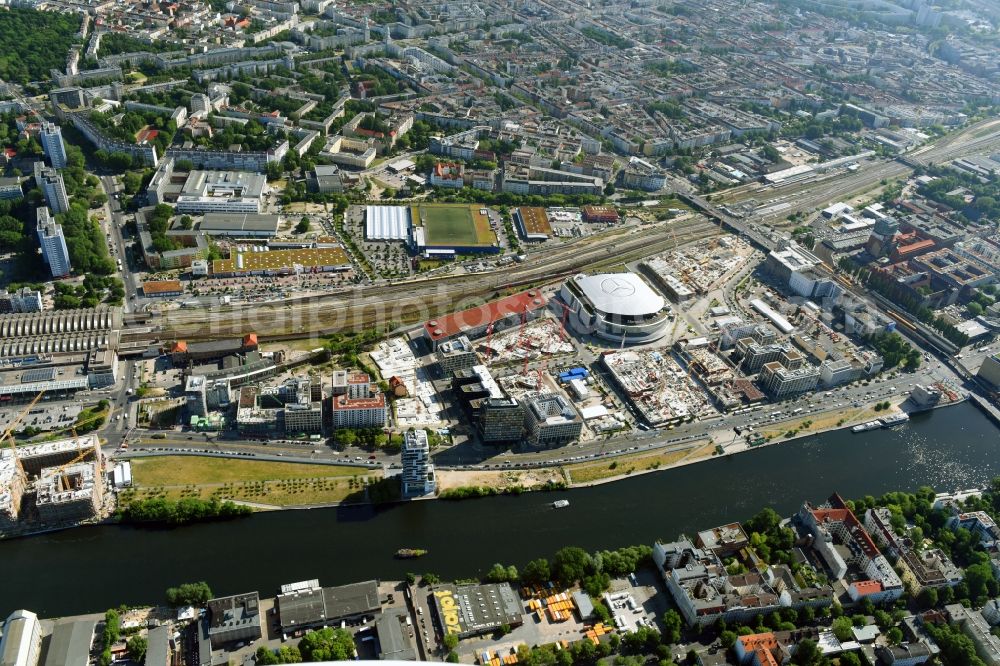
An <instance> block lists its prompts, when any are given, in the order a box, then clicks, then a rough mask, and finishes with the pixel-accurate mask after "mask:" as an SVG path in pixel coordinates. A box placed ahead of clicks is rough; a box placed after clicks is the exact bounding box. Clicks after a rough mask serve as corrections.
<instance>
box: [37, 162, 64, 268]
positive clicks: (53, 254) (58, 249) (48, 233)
mask: <svg viewBox="0 0 1000 666" xmlns="http://www.w3.org/2000/svg"><path fill="white" fill-rule="evenodd" d="M59 182H60V183H62V178H60V179H59ZM35 219H36V227H35V232H36V233H37V234H38V244H39V245H40V246H41V248H42V258H43V259H44V260H45V263H46V264H47V265H48V267H49V272H50V273H51V274H52V277H63V276H64V275H69V274H70V271H72V270H73V266H72V265H71V264H70V261H69V248H68V247H66V237H65V236H64V235H63V230H62V225H60V224H59V223H58V222H56V221H55V220H54V219H53V218H52V215H51V213H50V212H49V209H48V208H46V207H44V206H42V207H41V208H38V209H37V210H36V211H35Z"/></svg>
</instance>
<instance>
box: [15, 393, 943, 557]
mask: <svg viewBox="0 0 1000 666" xmlns="http://www.w3.org/2000/svg"><path fill="white" fill-rule="evenodd" d="M961 402H962V400H959V401H956V402H952V403H948V404H945V405H938V406H936V407H935V408H934V409H940V408H944V407H951V406H955V405H957V404H960V403H961ZM903 403H905V398H903V399H896V400H895V401H894V404H892V405H891V407H890V408H889V409H886V410H880V411H875V409H874V405H872V406H868V407H859V408H853V409H850V410H847V411H846V412H838V413H831V414H821V415H818V416H815V417H812V418H810V417H804V418H802V419H799V420H795V421H789V422H785V423H782V424H780V426H778V425H776V426H773V427H771V428H768V429H766V430H763V431H761V432H759V433H758V434H760V435H763V436H765V437H769V439H767V440H765V441H763V442H761V443H758V444H749V443H747V441H746V440H744V439H741V438H740V436H739V435H737V434H736V433H735V432H733V431H732V430H724V429H717V430H711V431H709V432H708V433H706V437H704V438H702V439H695V440H692V441H690V442H688V443H686V444H685V445H683V448H674V447H652V448H640V447H636V448H637V449H638V450H635V451H627V452H622V453H618V454H614V455H607V456H602V457H600V458H597V459H594V460H592V461H586V462H580V463H571V464H561V465H551V466H541V467H535V468H531V469H498V470H486V469H475V470H457V469H454V470H453V469H441V470H439V471H438V491H439V492H441V491H453V492H452V495H453V496H452V497H438V496H433V495H432V496H427V497H422V498H416V499H417V501H430V500H444V501H448V502H455V501H462V500H463V499H476V498H481V497H484V496H487V495H492V496H504V495H521V494H526V493H532V492H539V491H544V492H550V491H551V490H552V489H553V487H556V488H558V489H560V490H574V489H582V488H590V487H594V486H601V485H606V484H610V483H619V482H622V481H625V480H627V479H630V478H635V477H638V476H643V475H647V474H652V473H654V472H665V471H668V470H673V469H677V468H682V467H687V466H691V465H695V464H697V463H704V462H707V461H710V460H714V459H717V458H727V457H729V456H734V455H738V454H743V453H748V452H752V451H755V450H760V449H764V448H769V447H772V446H775V445H780V444H788V443H791V442H794V441H797V440H801V439H805V438H809V437H815V436H818V435H822V434H825V433H831V432H835V431H839V430H848V429H849V428H851V427H853V426H854V425H857V424H859V423H864V422H866V421H871V420H873V419H875V418H879V417H885V416H888V415H891V414H893V413H898V412H901V411H902V410H901V409H900V405H902V404H903ZM727 440H728V443H727ZM645 446H651V445H645ZM132 464H133V477H134V479H135V485H134V486H133V488H131V489H129V490H127V491H125V492H124V493H122V495H121V496H120V500H121V501H122V502H123V503H124V504H128V503H129V502H130V501H133V500H142V499H152V498H163V499H168V500H173V501H178V500H183V499H199V500H213V499H216V500H220V501H223V500H229V501H232V502H234V503H235V504H237V505H240V506H245V507H248V508H251V509H253V510H254V511H255V512H281V511H300V510H314V509H330V508H334V509H335V508H341V507H344V508H348V507H363V506H380V507H384V506H389V505H394V504H406V503H410V502H413V501H414V500H404V499H401V498H400V497H399V493H398V489H397V490H396V491H395V492H393V489H394V488H395V486H396V482H395V479H394V478H393V477H391V476H390V477H387V476H386V475H385V470H380V469H370V468H364V469H361V468H357V467H348V466H336V465H329V464H322V465H317V464H308V463H291V462H288V463H285V462H265V461H252V460H243V459H230V458H221V457H206V456H195V455H175V456H151V457H144V458H136V459H133V460H132ZM463 488H486V489H491V492H490V493H477V492H470V493H469V494H468V497H466V498H461V497H455V496H454V494H455V493H454V491H460V490H461V489H463ZM93 524H109V525H114V524H116V521H115V520H113V519H108V520H105V521H100V522H97V521H92V522H90V523H86V525H93ZM83 525H84V524H81V525H79V526H83ZM74 527H77V526H76V525H68V526H60V527H58V528H56V529H58V530H67V529H72V528H74ZM50 531H52V529H51V528H46V529H45V530H41V531H38V530H27V531H22V532H20V533H16V534H5V535H2V536H0V540H10V539H15V538H18V537H26V536H36V535H39V534H44V533H47V532H50Z"/></svg>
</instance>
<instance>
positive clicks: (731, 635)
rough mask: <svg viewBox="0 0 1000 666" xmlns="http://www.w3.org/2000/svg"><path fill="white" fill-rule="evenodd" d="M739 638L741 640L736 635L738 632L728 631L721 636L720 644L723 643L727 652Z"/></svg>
mask: <svg viewBox="0 0 1000 666" xmlns="http://www.w3.org/2000/svg"><path fill="white" fill-rule="evenodd" d="M737 638H739V636H737V635H736V632H735V631H729V630H728V629H727V630H726V631H723V632H722V633H721V634H719V642H720V643H722V647H724V648H726V649H727V650H728V649H729V648H731V647H733V645H735V644H736V639H737Z"/></svg>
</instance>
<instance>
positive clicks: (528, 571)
mask: <svg viewBox="0 0 1000 666" xmlns="http://www.w3.org/2000/svg"><path fill="white" fill-rule="evenodd" d="M551 577H552V573H551V571H550V570H549V561H548V560H547V559H545V558H544V557H540V558H538V559H537V560H531V561H530V562H528V563H527V564H526V565H525V567H524V570H523V571H522V572H521V580H522V581H524V582H525V583H528V584H536V585H541V584H543V583H547V582H549V579H550V578H551Z"/></svg>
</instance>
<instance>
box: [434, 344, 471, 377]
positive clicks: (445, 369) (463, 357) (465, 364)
mask: <svg viewBox="0 0 1000 666" xmlns="http://www.w3.org/2000/svg"><path fill="white" fill-rule="evenodd" d="M434 357H435V359H436V360H437V366H438V370H439V372H440V373H441V374H442V375H443V376H446V377H447V376H448V375H450V374H451V373H453V372H454V371H456V370H465V369H467V368H471V367H472V366H474V365H476V364H477V363H478V362H479V358H478V357H477V355H476V351H475V349H473V347H472V343H471V342H469V338H468V337H466V336H464V335H460V336H458V337H457V338H455V339H454V340H449V341H447V342H442V343H441V344H439V345H438V347H437V349H436V350H435V351H434Z"/></svg>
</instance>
